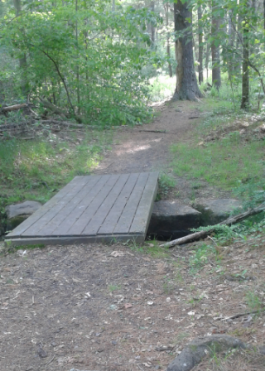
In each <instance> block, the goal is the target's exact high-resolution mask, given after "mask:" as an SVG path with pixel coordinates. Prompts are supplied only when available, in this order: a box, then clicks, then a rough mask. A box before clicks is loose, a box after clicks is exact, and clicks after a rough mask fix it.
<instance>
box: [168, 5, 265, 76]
mask: <svg viewBox="0 0 265 371" xmlns="http://www.w3.org/2000/svg"><path fill="white" fill-rule="evenodd" d="M264 1H265V0H264ZM168 8H169V4H168V3H166V4H164V9H165V16H166V27H167V29H168V23H169V22H168ZM167 57H168V73H169V76H170V77H172V76H173V72H172V65H171V62H170V57H171V55H170V33H169V32H167Z"/></svg>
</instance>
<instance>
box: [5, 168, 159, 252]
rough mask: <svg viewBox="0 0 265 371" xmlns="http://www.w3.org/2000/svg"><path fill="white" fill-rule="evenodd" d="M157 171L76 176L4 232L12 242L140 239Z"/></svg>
mask: <svg viewBox="0 0 265 371" xmlns="http://www.w3.org/2000/svg"><path fill="white" fill-rule="evenodd" d="M157 180H158V173H134V174H115V175H91V176H77V177H75V178H74V179H73V180H72V181H71V182H70V183H68V184H67V185H66V186H65V187H64V188H63V189H62V190H61V191H60V192H59V193H57V194H56V195H55V196H54V197H53V198H52V199H51V200H50V201H48V202H47V203H46V204H45V205H43V206H42V207H41V208H40V209H39V210H37V211H36V212H35V213H34V214H33V215H31V216H30V217H29V218H28V219H26V220H25V221H24V222H23V223H21V224H20V225H19V226H18V227H16V228H15V229H14V230H13V231H12V232H11V233H9V234H8V235H7V236H6V242H7V243H8V241H9V243H10V244H12V245H25V244H37V243H43V244H67V243H68V244H69V243H85V242H98V241H100V242H106V243H111V242H115V241H127V240H132V239H134V240H135V241H137V242H143V241H144V239H145V237H146V232H147V228H148V224H149V221H150V216H151V212H152V207H153V202H154V199H155V196H156V192H157Z"/></svg>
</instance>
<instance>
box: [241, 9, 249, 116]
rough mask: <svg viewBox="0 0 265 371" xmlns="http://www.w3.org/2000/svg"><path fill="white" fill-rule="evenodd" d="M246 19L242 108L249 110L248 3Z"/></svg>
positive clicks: (244, 24)
mask: <svg viewBox="0 0 265 371" xmlns="http://www.w3.org/2000/svg"><path fill="white" fill-rule="evenodd" d="M245 6H246V9H245V17H244V22H243V64H242V100H241V108H242V109H248V108H249V69H248V67H249V28H248V27H249V25H248V23H249V20H248V16H247V7H248V4H247V2H246V3H245Z"/></svg>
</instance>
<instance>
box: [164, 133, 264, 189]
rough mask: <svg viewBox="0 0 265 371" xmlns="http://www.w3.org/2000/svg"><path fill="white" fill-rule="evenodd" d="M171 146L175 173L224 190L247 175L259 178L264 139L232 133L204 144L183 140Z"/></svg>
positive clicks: (262, 168)
mask: <svg viewBox="0 0 265 371" xmlns="http://www.w3.org/2000/svg"><path fill="white" fill-rule="evenodd" d="M171 149H172V153H173V156H174V158H175V159H174V161H173V168H174V171H175V173H176V174H177V175H185V176H187V177H188V178H202V179H204V180H206V181H207V182H208V183H209V184H213V185H216V186H219V187H222V188H224V189H231V188H233V187H236V186H237V185H238V180H243V179H248V178H250V179H255V180H257V181H259V180H261V177H262V174H263V173H264V163H263V161H262V160H261V158H262V154H263V152H264V142H263V141H249V142H244V141H241V139H240V136H239V134H238V133H236V132H235V133H230V134H228V135H227V136H226V137H224V138H222V139H220V140H219V141H216V142H209V143H207V144H205V145H204V146H196V147H194V145H193V143H183V144H176V145H174V146H172V148H171ZM246 153H247V154H248V155H247V156H246Z"/></svg>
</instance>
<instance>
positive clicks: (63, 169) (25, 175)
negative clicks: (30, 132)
mask: <svg viewBox="0 0 265 371" xmlns="http://www.w3.org/2000/svg"><path fill="white" fill-rule="evenodd" d="M82 136H83V137H82V139H77V138H76V135H75V134H73V135H72V137H71V138H68V139H69V140H64V139H60V138H59V137H57V136H54V135H53V134H50V135H49V137H48V138H47V139H39V140H32V141H27V142H25V141H22V140H19V139H14V140H10V141H5V142H0V179H1V183H0V194H1V198H2V200H4V201H3V202H2V203H3V205H1V206H2V207H3V206H4V204H7V203H12V202H19V201H23V200H25V199H28V200H38V201H40V202H46V201H47V200H48V199H49V198H50V197H51V196H52V195H53V194H54V192H57V191H58V190H59V189H60V188H61V187H62V186H64V185H65V184H66V183H68V182H69V181H70V180H71V179H72V178H73V177H74V176H76V175H85V174H89V173H90V172H91V170H92V169H93V168H94V167H95V166H96V165H97V164H98V162H99V161H100V159H101V153H102V151H103V150H104V149H106V148H109V144H110V143H111V139H112V135H111V133H109V132H107V133H106V132H99V131H89V132H84V133H83V135H82Z"/></svg>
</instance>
